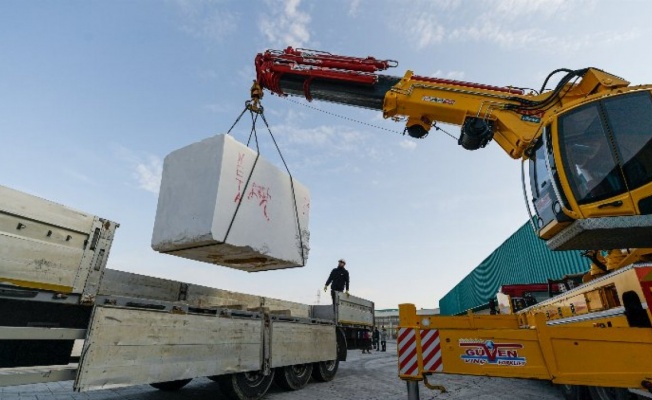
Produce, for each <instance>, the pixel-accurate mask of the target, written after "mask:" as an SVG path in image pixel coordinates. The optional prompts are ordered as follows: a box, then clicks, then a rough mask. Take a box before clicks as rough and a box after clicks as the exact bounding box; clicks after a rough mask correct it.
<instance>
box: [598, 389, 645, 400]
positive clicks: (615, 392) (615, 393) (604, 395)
mask: <svg viewBox="0 0 652 400" xmlns="http://www.w3.org/2000/svg"><path fill="white" fill-rule="evenodd" d="M589 393H590V394H591V399H592V400H633V399H637V398H638V397H637V396H636V395H635V394H633V393H631V392H630V391H629V390H627V389H623V388H612V387H599V386H589Z"/></svg>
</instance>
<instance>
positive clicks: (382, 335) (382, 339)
mask: <svg viewBox="0 0 652 400" xmlns="http://www.w3.org/2000/svg"><path fill="white" fill-rule="evenodd" d="M380 345H381V346H382V348H383V349H382V350H381V351H386V350H387V330H386V329H385V327H384V326H383V330H382V331H381V332H380Z"/></svg>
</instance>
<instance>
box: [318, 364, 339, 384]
mask: <svg viewBox="0 0 652 400" xmlns="http://www.w3.org/2000/svg"><path fill="white" fill-rule="evenodd" d="M339 365H340V362H339V361H338V360H330V361H320V362H316V363H314V364H313V368H312V377H313V378H314V379H315V380H316V381H319V382H328V381H332V380H333V378H335V374H336V373H337V368H338V367H339Z"/></svg>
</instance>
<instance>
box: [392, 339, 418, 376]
mask: <svg viewBox="0 0 652 400" xmlns="http://www.w3.org/2000/svg"><path fill="white" fill-rule="evenodd" d="M396 343H397V346H398V371H399V375H417V372H418V371H419V362H418V358H417V334H416V329H414V328H401V329H399V331H398V339H397V340H396Z"/></svg>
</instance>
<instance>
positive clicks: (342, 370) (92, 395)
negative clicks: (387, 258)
mask: <svg viewBox="0 0 652 400" xmlns="http://www.w3.org/2000/svg"><path fill="white" fill-rule="evenodd" d="M387 345H388V346H387V347H388V348H387V350H388V351H387V352H386V353H383V352H372V354H369V355H368V354H360V352H359V351H352V352H350V353H349V360H348V361H346V362H342V363H340V367H339V371H338V373H337V375H336V377H335V379H334V380H333V381H331V382H327V383H317V382H310V383H309V384H308V386H306V387H305V388H303V389H301V390H299V391H296V392H285V391H283V390H281V389H279V388H277V387H276V386H272V387H271V388H270V390H269V392H268V394H267V396H266V397H265V399H269V400H303V399H316V400H350V399H356V400H388V399H396V400H405V399H407V389H406V384H405V382H403V381H401V380H400V379H398V377H397V368H396V343H392V342H389V343H388V344H387ZM437 378H438V379H437V380H435V379H432V382H431V383H433V384H442V385H444V386H445V387H446V389H447V390H448V393H444V394H441V393H439V392H436V391H431V390H429V389H427V388H426V387H425V386H423V384H419V392H420V394H421V399H422V400H425V399H480V400H523V399H541V400H563V397H562V396H561V394H560V393H559V392H558V391H557V389H556V388H555V387H553V386H551V385H550V384H549V383H547V382H541V381H531V380H520V379H504V378H486V377H474V376H458V375H439V376H437ZM0 399H2V400H118V399H120V400H182V399H184V400H185V399H195V400H209V399H210V400H225V399H226V397H225V396H224V395H223V394H222V392H220V390H219V385H218V384H217V383H215V382H213V381H211V380H209V379H206V378H200V379H195V380H193V381H192V382H191V383H190V384H189V385H188V386H186V387H184V388H183V389H181V390H179V391H177V392H161V391H158V390H156V389H154V388H152V387H150V386H149V385H144V386H135V387H130V388H124V389H115V390H100V391H94V392H87V393H75V392H73V390H72V382H70V381H67V382H57V383H48V384H38V385H26V386H14V387H8V388H0Z"/></svg>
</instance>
